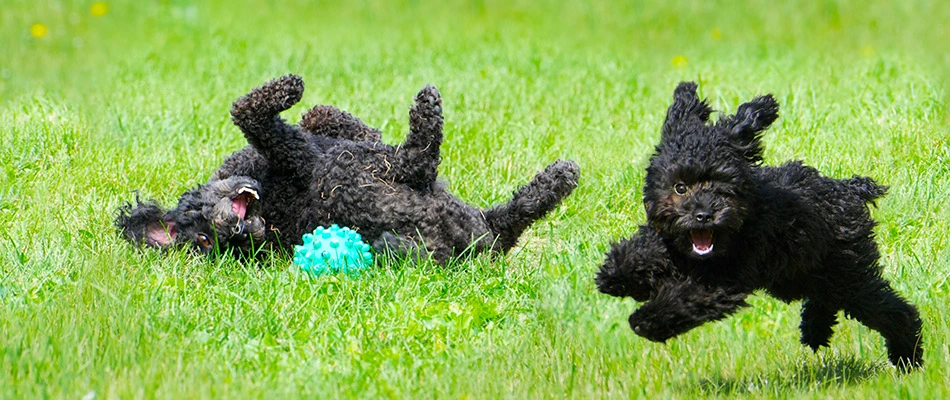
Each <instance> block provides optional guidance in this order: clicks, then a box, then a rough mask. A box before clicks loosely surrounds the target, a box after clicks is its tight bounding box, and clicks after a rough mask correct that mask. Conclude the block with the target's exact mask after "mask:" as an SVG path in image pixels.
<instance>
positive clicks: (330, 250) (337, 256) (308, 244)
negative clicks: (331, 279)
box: [294, 224, 373, 276]
mask: <svg viewBox="0 0 950 400" xmlns="http://www.w3.org/2000/svg"><path fill="white" fill-rule="evenodd" d="M294 264H297V265H299V266H300V269H302V270H304V271H306V272H309V273H311V274H313V275H316V276H320V275H329V274H335V273H338V272H343V273H346V274H350V275H352V274H356V273H359V272H360V271H362V270H364V269H366V268H368V267H369V266H370V265H372V264H373V255H372V254H371V253H370V251H369V245H368V244H366V243H363V237H362V236H360V234H359V233H357V232H355V231H353V230H352V229H350V228H345V227H344V228H341V227H339V226H337V225H335V224H334V225H332V226H330V227H329V228H324V227H322V226H319V227H317V229H314V231H313V233H312V234H311V233H308V234H305V235H303V245H299V246H294Z"/></svg>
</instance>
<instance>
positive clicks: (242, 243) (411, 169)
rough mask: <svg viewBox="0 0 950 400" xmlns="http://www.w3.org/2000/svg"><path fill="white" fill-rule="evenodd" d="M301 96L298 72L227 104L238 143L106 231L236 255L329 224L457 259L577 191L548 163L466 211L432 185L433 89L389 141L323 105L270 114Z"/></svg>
mask: <svg viewBox="0 0 950 400" xmlns="http://www.w3.org/2000/svg"><path fill="white" fill-rule="evenodd" d="M303 90H304V86H303V80H302V79H301V78H300V77H298V76H294V75H287V76H284V77H281V78H278V79H275V80H273V81H270V82H267V83H266V84H264V85H263V86H261V87H258V88H255V89H254V90H252V91H251V92H250V93H248V94H247V95H245V96H244V97H241V98H240V99H238V100H237V101H235V102H234V104H233V106H232V108H231V116H232V117H233V121H234V123H235V124H236V125H237V126H238V127H239V128H240V129H241V131H242V132H243V133H244V136H245V138H247V141H248V143H249V146H247V147H245V148H244V149H242V150H239V151H237V152H235V153H234V154H232V155H231V156H230V157H229V158H228V159H226V160H225V161H224V163H223V164H222V165H221V167H219V168H218V170H217V171H215V173H214V176H213V177H212V178H211V180H210V181H209V182H208V183H206V184H204V185H201V186H199V187H197V188H196V189H194V190H192V191H189V192H187V193H185V194H184V195H183V196H182V197H181V199H180V201H179V203H178V206H177V207H176V208H174V209H172V210H170V211H165V210H163V209H162V208H161V207H159V206H158V205H157V204H155V203H154V202H145V203H141V202H140V203H139V204H138V205H137V206H135V207H133V206H132V205H131V204H128V205H126V206H125V207H123V208H121V209H120V213H119V217H118V219H117V220H116V224H117V225H118V226H119V228H120V229H121V230H122V232H123V233H124V235H125V237H126V238H127V239H129V240H131V241H133V242H139V243H145V244H148V245H151V246H154V247H167V246H171V245H175V244H187V245H189V246H191V247H193V248H196V249H198V250H199V251H203V252H214V251H218V252H222V251H230V250H237V251H239V252H242V253H247V252H249V251H253V250H255V249H256V248H257V247H258V246H257V245H258V244H260V243H261V242H265V243H272V244H277V245H278V246H280V247H281V248H284V249H285V250H292V249H293V245H294V244H299V243H300V241H301V237H302V235H303V234H305V233H308V232H310V231H312V230H313V229H314V228H315V227H317V226H321V225H322V226H329V225H331V224H339V225H341V226H348V227H351V228H353V229H355V230H357V231H358V232H359V233H360V234H362V236H363V239H364V240H365V241H367V242H368V243H370V244H371V245H372V246H373V247H374V248H375V249H376V250H378V251H386V252H393V253H396V254H398V255H422V256H425V255H426V254H431V255H432V257H433V258H434V259H435V260H436V261H437V262H439V263H445V262H446V261H448V260H449V259H450V258H453V257H456V256H459V255H461V254H463V253H466V252H468V253H478V252H482V251H493V252H500V253H504V252H507V251H508V250H509V249H510V248H511V247H513V246H514V245H515V244H516V243H517V241H518V238H519V237H520V236H521V234H522V233H523V232H524V230H525V229H526V228H527V227H528V226H529V225H530V224H531V223H533V222H534V221H536V220H538V219H540V218H542V217H543V216H544V215H545V214H547V213H548V212H549V211H551V210H552V209H554V208H555V207H557V205H558V204H560V202H561V200H563V199H564V198H565V197H566V196H567V195H569V194H570V193H571V191H573V189H574V187H576V186H577V180H578V177H579V169H578V166H577V164H575V163H574V162H572V161H556V162H554V163H552V164H551V165H549V166H548V167H547V168H545V169H544V171H542V172H540V173H538V174H537V175H536V176H535V177H534V179H532V180H531V182H529V183H528V184H527V185H525V186H522V187H521V188H520V189H518V190H517V191H516V192H515V193H514V195H513V197H512V198H511V199H510V200H509V201H508V202H506V203H504V204H500V205H496V206H494V207H491V208H488V209H484V210H483V209H479V208H475V207H472V206H470V205H468V204H465V203H463V202H462V201H461V200H459V199H458V198H457V197H455V196H453V195H452V194H451V193H449V192H448V191H447V190H446V189H445V187H444V185H442V184H441V183H439V182H438V181H437V180H436V178H437V170H436V169H437V167H438V166H439V161H440V146H441V145H442V125H443V118H442V98H441V95H440V94H439V91H438V90H436V88H435V87H432V86H426V87H425V88H423V89H422V90H421V91H420V92H419V94H418V95H416V97H415V101H416V104H415V105H414V106H412V108H411V110H410V112H409V133H408V135H407V137H406V141H405V142H404V143H402V144H401V145H399V146H392V145H388V144H385V143H382V142H380V141H379V140H380V137H381V135H380V133H379V131H377V130H375V129H372V128H369V127H368V126H366V125H365V124H363V122H362V121H360V120H359V119H357V118H355V117H353V116H352V115H350V114H348V113H345V112H343V111H340V110H338V109H336V108H334V107H329V106H317V107H314V108H313V109H311V110H310V111H309V112H308V113H307V114H305V115H304V117H303V120H302V122H301V124H300V126H298V125H290V124H287V123H286V122H285V121H284V120H283V119H281V118H280V113H281V112H282V111H284V110H287V109H288V108H290V107H291V106H293V105H294V104H296V103H297V102H298V101H300V98H301V96H302V95H303Z"/></svg>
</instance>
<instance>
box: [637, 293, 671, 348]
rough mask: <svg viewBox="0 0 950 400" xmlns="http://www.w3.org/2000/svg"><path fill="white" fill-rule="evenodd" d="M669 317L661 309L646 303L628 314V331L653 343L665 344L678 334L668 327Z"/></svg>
mask: <svg viewBox="0 0 950 400" xmlns="http://www.w3.org/2000/svg"><path fill="white" fill-rule="evenodd" d="M669 317H670V315H668V314H666V311H664V310H663V309H662V307H657V306H654V305H653V304H652V303H651V302H647V303H646V304H644V305H643V306H642V307H640V308H639V309H638V310H637V311H635V312H634V313H633V314H630V319H629V322H630V329H633V332H634V333H636V334H637V335H639V336H641V337H643V338H645V339H649V340H651V341H654V342H659V343H665V342H666V341H667V340H669V339H670V338H672V337H674V336H676V335H678V334H679V333H680V332H679V331H678V330H676V329H674V328H673V327H672V326H671V325H670V322H672V321H670V318H669Z"/></svg>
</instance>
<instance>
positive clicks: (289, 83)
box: [231, 74, 304, 118]
mask: <svg viewBox="0 0 950 400" xmlns="http://www.w3.org/2000/svg"><path fill="white" fill-rule="evenodd" d="M303 90H304V85H303V79H302V78H301V77H299V76H297V75H293V74H289V75H284V76H282V77H280V78H277V79H274V80H271V81H269V82H267V83H265V84H263V85H261V86H260V87H257V88H254V89H253V90H251V92H250V93H248V94H247V95H245V96H244V97H241V98H240V99H238V100H237V101H235V102H234V105H233V106H232V107H231V115H233V116H234V117H235V118H245V117H247V116H249V115H270V114H277V113H280V112H281V111H284V110H286V109H288V108H290V107H293V105H294V104H297V102H299V101H300V99H301V98H302V97H303Z"/></svg>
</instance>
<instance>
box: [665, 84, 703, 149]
mask: <svg viewBox="0 0 950 400" xmlns="http://www.w3.org/2000/svg"><path fill="white" fill-rule="evenodd" d="M696 87H697V85H696V82H680V84H679V85H678V86H676V90H674V91H673V104H671V105H670V108H669V109H668V110H667V111H666V121H665V122H663V136H667V135H670V134H672V133H674V132H676V131H677V130H678V129H677V125H681V124H689V123H696V124H701V125H702V124H705V123H706V122H707V121H709V114H711V113H712V109H711V108H709V104H707V103H706V100H700V99H699V96H698V95H697V94H696Z"/></svg>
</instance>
